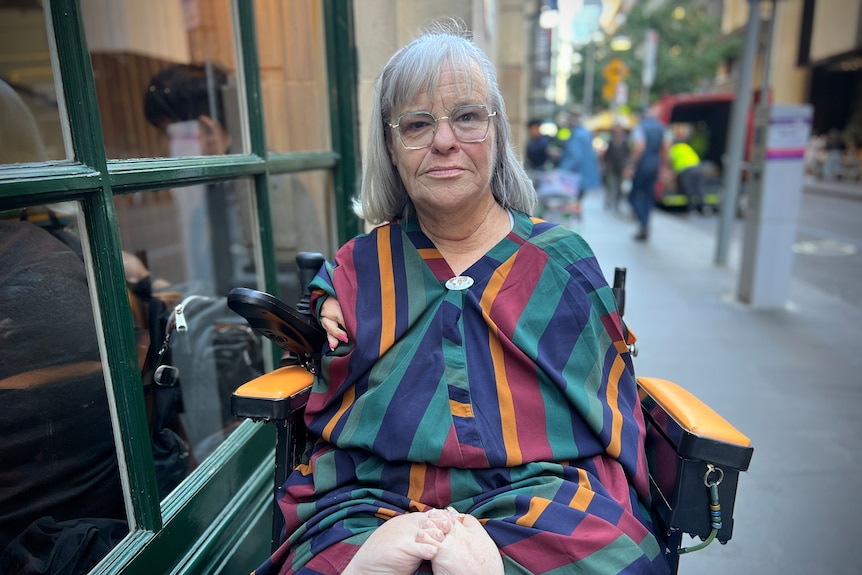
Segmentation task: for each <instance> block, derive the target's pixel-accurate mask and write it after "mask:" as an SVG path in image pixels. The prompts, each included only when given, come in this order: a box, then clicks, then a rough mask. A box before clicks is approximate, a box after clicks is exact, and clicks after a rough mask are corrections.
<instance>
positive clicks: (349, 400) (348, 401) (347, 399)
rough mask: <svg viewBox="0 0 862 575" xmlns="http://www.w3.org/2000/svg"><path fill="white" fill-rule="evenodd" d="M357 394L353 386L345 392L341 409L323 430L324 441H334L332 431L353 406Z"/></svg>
mask: <svg viewBox="0 0 862 575" xmlns="http://www.w3.org/2000/svg"><path fill="white" fill-rule="evenodd" d="M355 394H356V389H355V388H354V387H353V386H352V385H351V386H350V387H348V388H347V390H346V391H345V392H344V395H343V396H342V397H341V407H339V408H338V412H337V413H336V414H335V415H333V416H332V419H330V420H329V423H327V424H326V427H325V428H323V439H325V440H326V441H331V440H332V430H333V429H335V425H336V424H337V423H338V422H339V421H340V420H341V417H342V416H343V415H344V412H345V411H347V408H348V407H350V406H351V405H352V404H353V399H354V395H355Z"/></svg>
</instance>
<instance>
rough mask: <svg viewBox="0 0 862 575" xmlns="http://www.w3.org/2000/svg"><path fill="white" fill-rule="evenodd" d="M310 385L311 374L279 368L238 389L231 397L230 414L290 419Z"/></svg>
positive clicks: (288, 367) (301, 402)
mask: <svg viewBox="0 0 862 575" xmlns="http://www.w3.org/2000/svg"><path fill="white" fill-rule="evenodd" d="M313 382H314V375H312V374H311V373H309V372H308V371H306V370H305V369H303V368H301V367H299V366H298V365H289V366H287V367H281V368H279V369H276V370H274V371H271V372H269V373H265V374H263V375H261V376H260V377H256V378H254V379H253V380H251V381H249V382H248V383H245V384H243V385H241V386H239V387H238V388H237V389H236V391H234V392H233V396H232V397H231V411H232V412H233V414H234V415H235V416H237V417H250V418H252V419H263V420H266V421H269V420H273V419H274V420H281V419H284V420H288V419H291V418H293V417H294V416H295V415H296V414H297V413H298V412H299V411H300V410H301V409H303V408H304V407H305V404H306V402H307V401H308V395H309V394H310V393H311V384H312V383H313Z"/></svg>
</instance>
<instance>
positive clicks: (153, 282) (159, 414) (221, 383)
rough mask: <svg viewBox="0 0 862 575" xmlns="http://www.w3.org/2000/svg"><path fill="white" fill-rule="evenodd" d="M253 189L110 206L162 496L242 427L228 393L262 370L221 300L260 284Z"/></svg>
mask: <svg viewBox="0 0 862 575" xmlns="http://www.w3.org/2000/svg"><path fill="white" fill-rule="evenodd" d="M251 185H252V183H251V181H250V180H247V179H240V180H230V181H224V182H216V183H212V184H202V185H194V186H186V187H182V188H175V189H171V190H162V191H157V192H140V193H136V194H131V195H126V196H117V197H116V198H115V199H114V205H115V208H116V212H117V220H118V223H119V230H120V241H121V244H122V247H123V259H124V264H125V272H126V280H127V282H128V284H129V287H130V291H131V293H133V294H135V295H136V296H138V297H137V299H138V300H139V302H143V304H142V305H139V306H137V307H136V306H134V305H133V306H132V312H133V315H134V318H133V319H134V324H135V326H136V331H137V338H136V339H137V341H138V343H139V348H138V361H139V365H141V366H142V379H143V382H144V389H145V390H146V391H147V394H146V395H145V397H146V400H147V407H148V410H149V413H148V415H149V417H150V427H151V431H152V433H153V436H152V437H153V450H154V451H153V454H154V457H155V463H156V478H157V480H158V483H159V491H160V495H161V496H162V497H164V496H165V495H167V493H169V492H170V491H171V490H172V489H173V488H174V487H176V485H177V484H178V483H179V481H180V480H182V479H183V478H184V477H185V476H186V475H188V474H189V473H190V472H192V471H193V470H194V469H195V467H196V466H197V465H198V464H199V463H200V462H201V461H202V460H203V459H204V458H206V457H207V456H208V455H209V454H210V453H212V451H213V450H214V449H215V448H216V447H218V445H220V444H221V443H222V442H223V441H224V440H225V438H226V437H228V436H229V435H230V433H231V431H233V430H234V429H235V428H236V426H237V425H239V423H241V420H239V419H237V418H234V417H233V416H232V415H231V413H230V397H231V393H232V392H233V391H234V390H235V389H236V388H237V387H239V386H240V385H242V384H243V383H245V382H246V381H248V380H250V379H252V378H254V377H257V376H258V375H260V374H262V373H263V371H264V364H263V354H262V347H261V341H260V338H259V337H258V336H257V335H255V334H254V333H253V332H252V331H251V330H250V328H249V327H248V324H247V323H246V321H245V320H244V319H243V318H242V317H240V316H239V315H237V314H235V313H234V312H232V311H231V310H230V309H229V308H228V307H227V303H226V298H225V296H226V295H227V294H228V292H229V291H230V290H231V289H232V288H234V287H239V286H246V287H256V286H257V285H258V280H257V277H256V275H255V273H254V265H253V263H254V261H255V257H254V252H255V250H256V249H257V242H256V241H253V238H255V237H256V236H255V235H254V234H252V233H251V231H252V228H251V222H252V220H251V217H250V214H252V213H254V207H253V206H254V204H253V201H252V197H253V195H252V187H251ZM255 229H256V228H255ZM182 322H184V323H185V326H187V327H184V326H183V323H182ZM154 325H155V326H158V329H155V330H154V329H153V326H154ZM166 336H168V344H169V345H168V348H167V351H166V352H165V354H164V355H163V356H161V357H159V350H160V349H161V348H162V345H163V343H164V341H165V339H166Z"/></svg>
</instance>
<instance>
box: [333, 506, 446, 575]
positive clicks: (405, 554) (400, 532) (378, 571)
mask: <svg viewBox="0 0 862 575" xmlns="http://www.w3.org/2000/svg"><path fill="white" fill-rule="evenodd" d="M445 536H446V535H445V533H444V532H443V531H442V530H441V529H440V528H439V527H438V526H437V523H436V522H435V521H432V520H431V519H429V517H428V515H427V514H425V513H407V514H405V515H398V516H396V517H393V518H392V519H390V520H388V521H386V522H385V523H384V524H383V525H381V526H380V527H378V528H377V529H376V530H375V531H374V532H373V533H372V534H371V536H370V537H369V538H368V539H367V540H366V541H365V543H363V544H362V546H361V547H360V548H359V551H357V553H356V555H354V556H353V559H351V560H350V563H349V564H348V565H347V567H346V568H345V570H344V572H343V575H366V574H368V575H372V574H373V575H412V574H413V573H414V572H415V571H416V569H417V568H418V567H419V565H421V564H422V561H425V560H431V559H433V558H434V556H435V555H436V554H437V550H438V549H439V548H440V545H441V543H442V541H443V540H444V538H445Z"/></svg>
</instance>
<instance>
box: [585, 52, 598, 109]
mask: <svg viewBox="0 0 862 575" xmlns="http://www.w3.org/2000/svg"><path fill="white" fill-rule="evenodd" d="M594 47H595V41H594V40H593V39H592V38H590V41H589V43H588V44H587V62H586V67H585V68H584V116H585V117H586V116H591V115H592V113H593V81H594V79H595V74H596V63H595V59H594V58H593V50H594Z"/></svg>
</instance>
